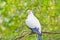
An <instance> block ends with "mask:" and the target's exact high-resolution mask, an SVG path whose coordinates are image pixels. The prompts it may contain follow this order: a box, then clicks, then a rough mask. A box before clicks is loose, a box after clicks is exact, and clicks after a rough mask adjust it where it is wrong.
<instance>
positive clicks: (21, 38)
mask: <svg viewBox="0 0 60 40" xmlns="http://www.w3.org/2000/svg"><path fill="white" fill-rule="evenodd" d="M26 32H27V31H26ZM42 33H43V34H60V32H53V33H52V32H42ZM31 34H33V33H31V32H28V33H26V34H25V35H23V36H21V37H18V38H16V39H15V40H23V39H24V37H27V36H28V35H31Z"/></svg>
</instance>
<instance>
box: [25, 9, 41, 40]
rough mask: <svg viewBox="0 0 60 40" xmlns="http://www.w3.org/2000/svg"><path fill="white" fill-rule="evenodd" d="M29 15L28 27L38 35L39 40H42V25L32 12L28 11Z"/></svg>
mask: <svg viewBox="0 0 60 40" xmlns="http://www.w3.org/2000/svg"><path fill="white" fill-rule="evenodd" d="M27 14H28V17H27V19H26V25H27V26H28V28H30V29H31V31H32V32H33V33H36V34H38V40H42V33H41V25H40V23H39V20H38V19H37V18H36V17H35V16H34V15H33V12H32V11H31V10H27Z"/></svg>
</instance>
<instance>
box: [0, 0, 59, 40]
mask: <svg viewBox="0 0 60 40" xmlns="http://www.w3.org/2000/svg"><path fill="white" fill-rule="evenodd" d="M28 9H30V10H32V11H33V13H34V15H35V16H36V17H37V18H38V19H39V21H40V23H41V25H42V31H45V32H60V0H0V40H15V38H17V37H19V36H22V35H23V34H26V33H27V32H25V31H30V30H29V29H28V28H27V27H26V24H25V20H26V18H27V14H26V10H28ZM42 37H43V40H60V34H43V35H42ZM24 40H37V35H36V34H32V35H29V36H27V37H25V38H24Z"/></svg>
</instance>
